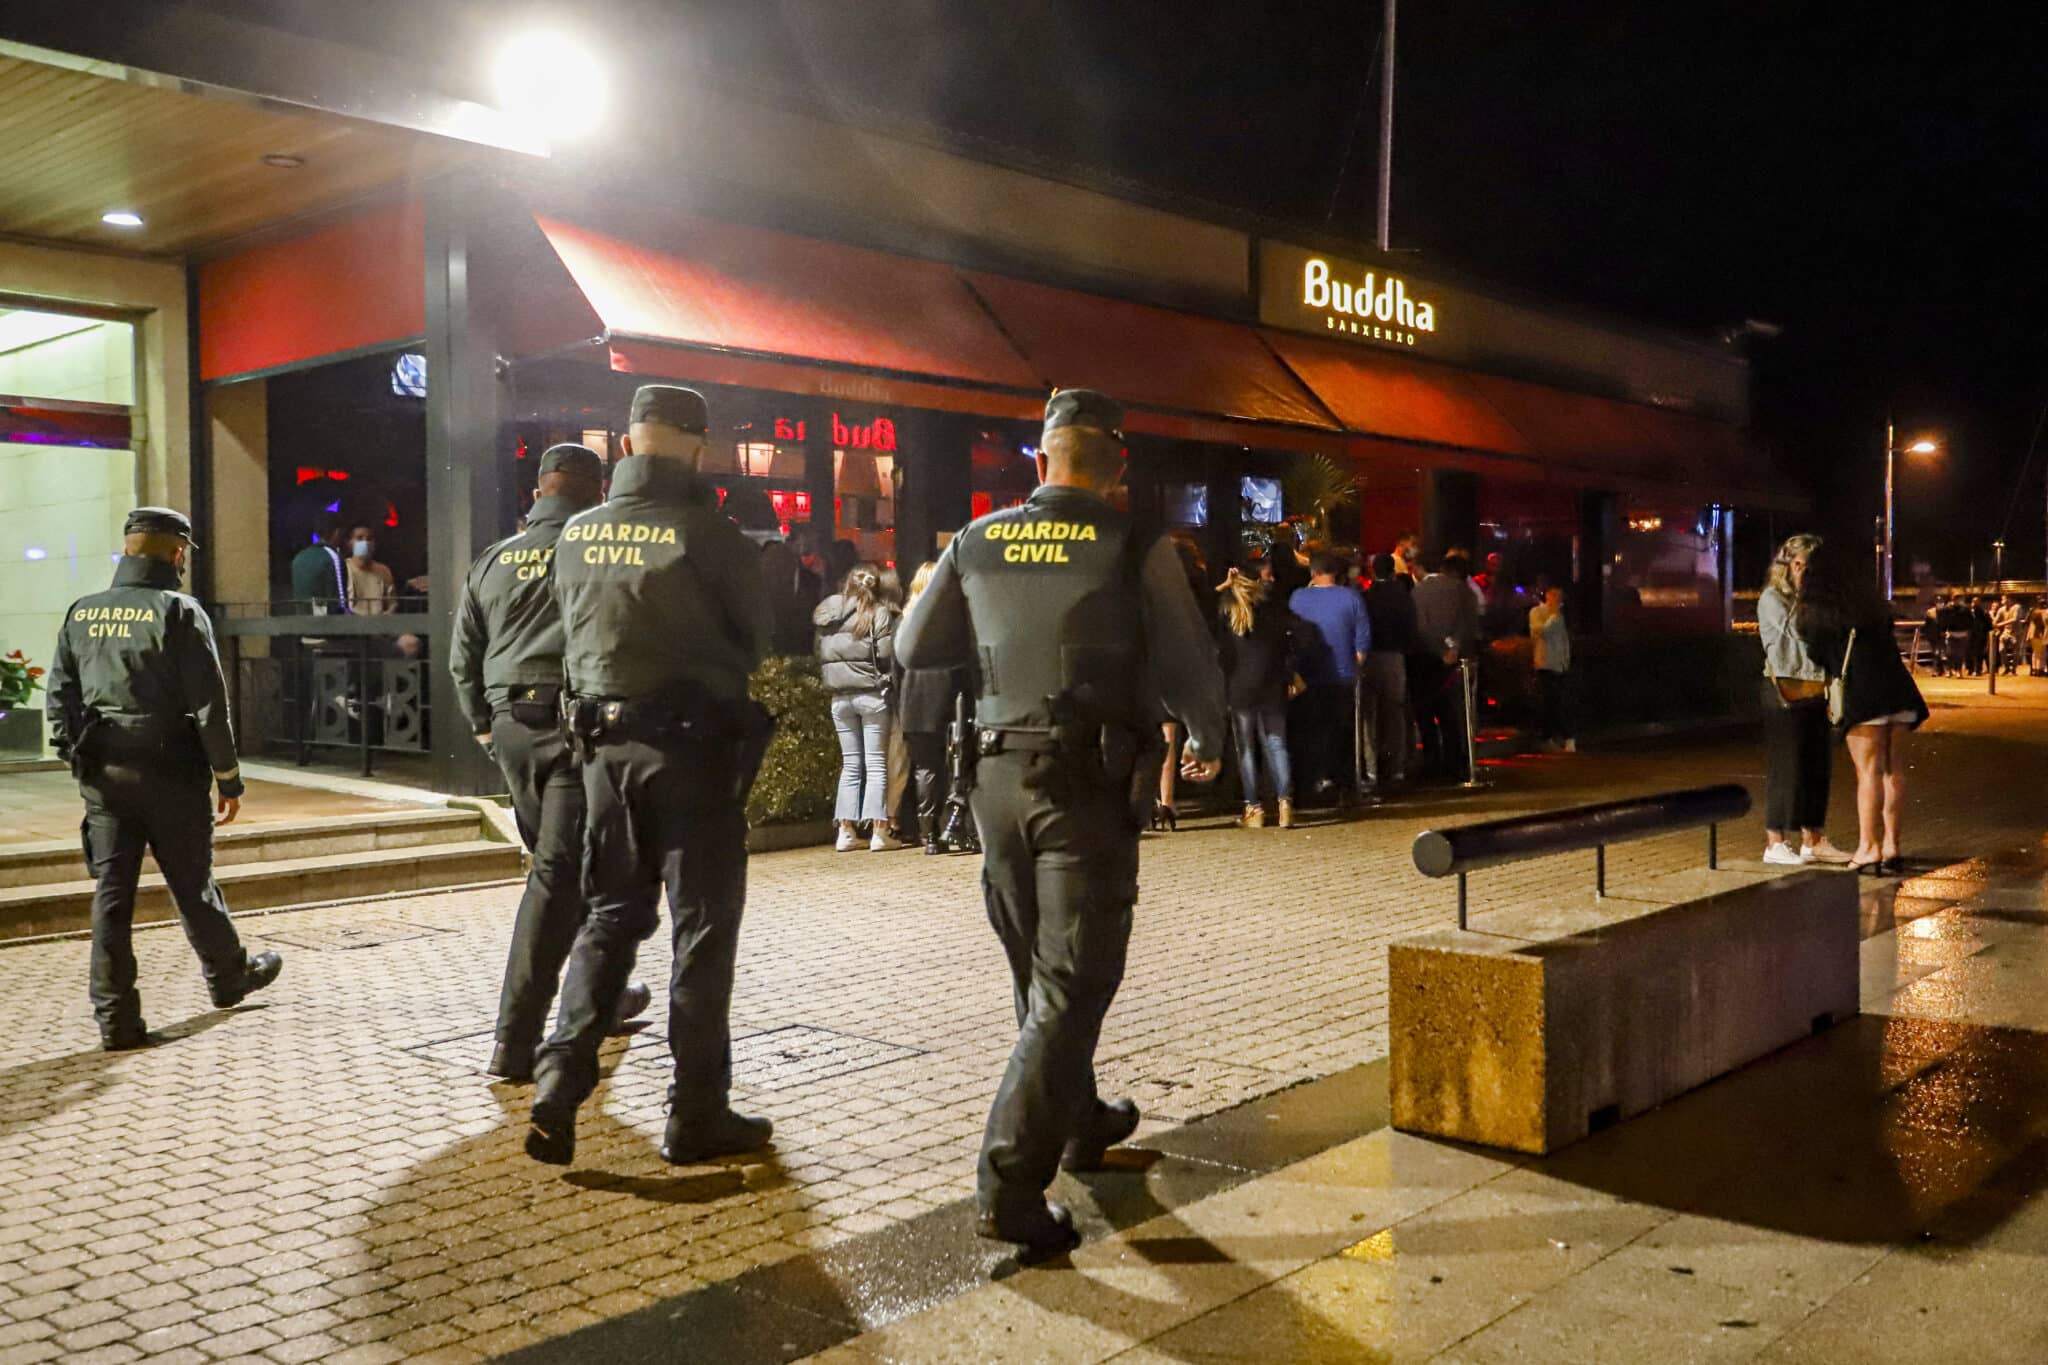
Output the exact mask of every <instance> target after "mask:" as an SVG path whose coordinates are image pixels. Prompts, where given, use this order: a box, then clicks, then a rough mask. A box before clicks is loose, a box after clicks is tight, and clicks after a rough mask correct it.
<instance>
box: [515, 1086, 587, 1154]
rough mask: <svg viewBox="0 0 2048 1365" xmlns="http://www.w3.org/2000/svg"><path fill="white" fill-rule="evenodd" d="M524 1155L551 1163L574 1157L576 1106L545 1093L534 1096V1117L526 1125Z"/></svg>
mask: <svg viewBox="0 0 2048 1365" xmlns="http://www.w3.org/2000/svg"><path fill="white" fill-rule="evenodd" d="M526 1154H527V1155H528V1156H530V1157H532V1158H533V1159H534V1160H535V1161H539V1162H544V1163H546V1164H547V1165H550V1166H566V1165H568V1164H569V1163H570V1162H572V1161H574V1160H575V1159H576V1106H575V1105H573V1104H565V1103H562V1102H561V1101H558V1100H552V1099H548V1098H546V1097H544V1096H540V1095H535V1096H534V1097H533V1117H532V1118H531V1119H530V1120H528V1122H527V1125H526Z"/></svg>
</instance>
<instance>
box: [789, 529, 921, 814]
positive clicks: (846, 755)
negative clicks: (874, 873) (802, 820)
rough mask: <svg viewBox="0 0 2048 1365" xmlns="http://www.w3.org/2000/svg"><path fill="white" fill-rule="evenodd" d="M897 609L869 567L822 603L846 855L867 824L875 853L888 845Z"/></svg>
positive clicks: (818, 617)
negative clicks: (891, 683)
mask: <svg viewBox="0 0 2048 1365" xmlns="http://www.w3.org/2000/svg"><path fill="white" fill-rule="evenodd" d="M900 619H901V618H900V616H899V614H898V612H897V610H896V608H895V607H894V606H893V605H892V604H891V603H890V602H889V600H888V598H887V596H886V595H885V594H884V593H883V591H882V576H881V574H880V573H878V572H877V571H876V570H875V569H874V568H872V567H870V566H869V565H866V564H857V565H855V566H854V567H853V569H852V570H851V571H850V572H848V573H847V575H846V583H845V586H844V587H842V588H841V589H840V590H839V591H838V592H837V593H834V594H833V595H832V596H830V597H828V598H826V599H825V600H824V601H822V602H820V603H819V604H818V609H817V610H816V611H815V612H813V613H812V614H811V624H812V625H813V626H814V627H816V629H817V632H818V660H819V662H820V664H822V665H823V670H822V671H823V675H824V680H825V689H826V690H827V691H829V692H830V693H831V694H832V724H833V726H834V727H835V728H836V729H837V730H838V731H839V799H838V802H837V804H836V805H835V806H834V808H833V812H832V813H833V816H834V817H835V818H836V819H837V820H838V821H839V840H838V843H837V844H836V847H837V848H838V850H839V851H840V852H841V853H845V852H847V851H848V850H850V849H852V848H853V847H854V845H855V844H856V843H857V842H858V841H859V829H860V826H861V825H866V826H867V827H868V833H869V838H868V848H869V850H870V851H871V852H875V853H880V852H881V851H882V850H884V849H886V848H888V847H889V817H888V790H889V774H888V753H889V697H888V693H889V673H890V669H891V668H892V667H893V666H894V664H895V662H896V623H897V622H898V620H900Z"/></svg>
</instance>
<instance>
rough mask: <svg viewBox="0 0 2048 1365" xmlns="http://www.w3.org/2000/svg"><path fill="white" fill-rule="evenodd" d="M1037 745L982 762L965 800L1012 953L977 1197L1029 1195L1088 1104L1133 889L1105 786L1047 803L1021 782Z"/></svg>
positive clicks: (1134, 837) (1123, 839)
mask: <svg viewBox="0 0 2048 1365" xmlns="http://www.w3.org/2000/svg"><path fill="white" fill-rule="evenodd" d="M1045 761H1047V760H1046V759H1045V758H1044V756H1042V755H1033V754H1028V753H1004V754H997V755H992V756H990V757H986V758H984V759H982V760H981V763H980V765H979V767H978V769H977V771H976V783H977V785H976V786H975V788H974V792H973V794H972V796H971V797H970V801H971V803H972V805H973V809H974V821H975V824H976V825H977V826H979V828H980V832H981V841H982V849H983V855H984V856H983V862H982V890H983V894H984V895H985V897H986V898H987V902H988V917H989V922H990V923H991V924H992V925H994V927H995V931H996V935H997V937H999V938H1000V939H1001V940H1002V944H1003V951H1004V952H1005V953H1006V954H1007V955H1008V957H1009V960H1010V976H1011V981H1012V983H1013V986H1014V988H1015V992H1016V1005H1017V1043H1016V1046H1015V1047H1014V1048H1012V1049H1011V1052H1010V1063H1009V1067H1008V1069H1007V1070H1006V1071H1005V1072H1004V1073H1003V1082H1002V1085H1001V1087H1000V1088H999V1089H998V1090H997V1091H996V1099H995V1105H994V1107H993V1108H992V1109H991V1110H990V1111H989V1116H988V1127H987V1130H986V1132H985V1133H984V1134H983V1137H982V1144H981V1164H980V1168H979V1172H978V1179H977V1183H978V1186H979V1196H980V1202H981V1204H982V1207H983V1208H985V1209H1000V1208H1002V1207H1005V1206H1018V1207H1023V1208H1033V1207H1037V1206H1038V1205H1039V1203H1040V1201H1042V1200H1043V1198H1044V1191H1045V1189H1046V1187H1047V1186H1048V1185H1050V1184H1051V1183H1052V1180H1053V1177H1054V1175H1055V1174H1057V1173H1058V1169H1059V1160H1060V1152H1061V1149H1062V1148H1063V1147H1064V1146H1065V1145H1066V1142H1067V1139H1068V1138H1069V1137H1071V1136H1072V1135H1073V1134H1074V1131H1075V1129H1076V1126H1077V1125H1078V1124H1079V1122H1080V1120H1081V1118H1082V1116H1083V1115H1085V1114H1086V1113H1087V1112H1088V1110H1089V1109H1090V1108H1091V1107H1092V1106H1093V1105H1094V1103H1095V1100H1096V1093H1095V1042H1096V1038H1097V1036H1098V1035H1099V1034H1100V1033H1101V1032H1102V1020H1103V1017H1104V1016H1105V1015H1107V1014H1108V1013H1109V1006H1110V1002H1111V1001H1112V1000H1114V999H1115V998H1116V991H1117V987H1118V986H1119V985H1120V984H1122V982H1123V976H1124V955H1125V951H1126V949H1127V948H1128V946H1129V944H1130V937H1131V907H1132V906H1133V905H1134V904H1135V903H1136V901H1137V898H1138V831H1137V828H1136V825H1135V822H1134V821H1133V819H1132V816H1131V810H1130V806H1129V804H1128V801H1127V800H1126V799H1125V798H1123V797H1122V796H1121V795H1120V794H1117V793H1113V792H1111V791H1108V790H1103V789H1094V788H1090V789H1084V790H1080V791H1074V792H1067V793H1063V794H1062V799H1060V800H1059V801H1057V802H1055V801H1054V800H1053V799H1052V798H1050V797H1049V796H1047V795H1046V794H1045V793H1044V792H1043V791H1040V790H1036V789H1034V788H1032V787H1030V786H1027V785H1026V782H1027V776H1028V774H1029V773H1030V772H1031V771H1032V765H1033V764H1035V763H1042V762H1045Z"/></svg>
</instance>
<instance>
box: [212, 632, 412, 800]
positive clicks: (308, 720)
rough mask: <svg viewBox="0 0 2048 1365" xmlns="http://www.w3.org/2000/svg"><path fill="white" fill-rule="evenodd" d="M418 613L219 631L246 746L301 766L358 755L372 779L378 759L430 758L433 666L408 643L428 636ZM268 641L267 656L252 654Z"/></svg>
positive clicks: (363, 771)
mask: <svg viewBox="0 0 2048 1365" xmlns="http://www.w3.org/2000/svg"><path fill="white" fill-rule="evenodd" d="M426 625H427V622H426V618H425V617H423V616H421V615H419V614H416V613H394V614H391V615H385V616H313V615H308V614H290V615H262V616H236V615H232V614H227V615H225V616H224V617H223V619H221V620H220V621H219V622H217V624H216V625H215V631H216V633H217V634H218V635H219V637H220V639H221V641H222V644H223V647H224V653H225V654H226V658H224V659H223V660H222V663H223V667H224V671H225V672H226V674H227V677H228V680H229V687H230V689H231V694H230V704H231V706H232V707H233V709H234V714H235V720H236V726H237V728H238V729H240V730H242V731H243V732H244V735H245V738H244V747H245V748H246V749H248V750H249V751H251V752H262V751H265V750H269V749H272V748H277V747H281V748H283V749H285V750H286V751H287V752H288V753H290V754H291V755H292V757H293V759H294V760H295V761H296V762H297V763H298V764H299V765H300V766H302V767H303V766H304V765H305V764H307V763H308V762H310V761H311V758H312V754H313V751H314V750H316V749H319V750H339V751H342V752H346V753H349V754H351V755H352V756H353V757H354V758H355V760H356V766H357V769H358V771H359V772H360V773H361V775H362V776H364V777H369V776H371V773H372V755H373V754H375V753H385V754H422V753H425V752H427V750H428V745H429V737H430V734H431V728H430V727H431V719H432V693H433V686H432V682H433V680H432V676H431V674H429V672H428V671H427V670H428V669H429V667H431V666H432V665H431V664H430V663H429V661H428V660H426V659H425V658H424V657H420V655H419V653H418V646H417V644H414V645H413V646H412V647H413V649H414V651H415V652H414V653H412V654H408V653H407V652H406V644H407V643H410V642H412V641H416V640H418V639H422V638H423V637H424V636H425V633H426V632H425V627H426ZM259 640H260V641H263V642H264V648H263V650H262V651H261V652H258V651H255V650H251V649H249V648H248V647H247V646H248V645H249V644H250V643H251V642H253V641H259Z"/></svg>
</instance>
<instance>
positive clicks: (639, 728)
mask: <svg viewBox="0 0 2048 1365" xmlns="http://www.w3.org/2000/svg"><path fill="white" fill-rule="evenodd" d="M705 422H706V414H705V409H704V399H703V397H702V396H701V395H699V394H697V393H695V392H693V391H692V390H689V389H681V388H674V387H670V386H667V385H659V384H652V385H648V386H646V387H643V388H642V389H640V390H639V392H637V393H635V394H634V395H633V408H632V416H631V420H630V425H629V431H630V435H629V437H628V439H627V441H626V446H625V448H626V458H625V459H623V460H621V461H620V462H619V463H618V465H617V467H616V468H614V470H613V471H612V487H611V496H610V498H609V500H607V501H606V502H605V503H604V505H603V506H601V507H597V508H593V509H592V510H590V511H588V512H582V513H579V514H577V515H576V516H574V517H571V518H570V519H569V523H568V525H567V526H565V527H564V528H563V530H562V538H561V541H560V542H559V543H558V544H557V546H556V549H555V558H554V569H553V573H554V579H555V596H556V599H557V600H558V601H559V602H560V604H561V610H562V625H563V630H564V632H565V644H566V648H565V660H566V663H567V670H568V678H569V692H570V715H569V729H570V738H571V742H572V743H573V744H574V745H575V746H576V747H577V749H578V752H579V756H580V757H581V760H582V764H583V791H584V796H585V799H586V800H587V802H588V805H589V810H588V815H587V818H586V821H585V829H586V845H585V859H584V883H585V890H586V891H587V892H588V894H589V897H590V906H589V914H588V917H587V918H586V919H585V920H584V922H583V927H582V928H581V929H580V930H578V931H577V934H576V943H575V946H574V948H573V949H572V950H571V951H570V954H569V970H568V973H567V975H566V976H565V977H564V979H563V981H562V1004H561V1009H560V1011H559V1012H558V1014H557V1015H556V1019H555V1031H554V1033H553V1035H552V1036H550V1037H549V1039H548V1041H547V1043H546V1044H545V1045H544V1046H543V1047H542V1048H541V1051H540V1057H539V1059H538V1061H537V1062H536V1063H535V1066H534V1077H535V1087H534V1097H533V1122H532V1127H531V1128H530V1130H529V1131H528V1133H527V1138H526V1150H527V1152H528V1154H530V1155H531V1156H533V1157H535V1158H536V1159H538V1160H541V1161H547V1162H555V1163H561V1164H566V1163H567V1162H569V1161H570V1160H571V1159H572V1157H573V1156H574V1155H575V1145H576V1108H577V1106H578V1105H580V1104H581V1103H582V1102H583V1101H584V1100H585V1099H586V1098H588V1096H589V1095H590V1092H591V1090H592V1089H593V1088H594V1087H595V1086H596V1084H597V1049H598V1043H599V1042H600V1041H601V1040H602V1038H603V1036H604V1031H605V1022H606V1019H607V1017H608V1015H609V1013H610V1010H611V1005H612V1002H613V1001H614V1000H616V999H617V998H618V995H619V990H620V988H621V987H623V986H624V985H625V984H626V979H627V977H628V976H630V975H631V973H632V970H633V958H634V954H635V952H636V950H637V949H638V946H639V944H640V943H641V941H642V940H644V939H646V938H647V937H648V936H649V935H651V934H652V933H653V932H654V929H655V926H656V925H657V924H658V923H659V922H660V912H659V910H658V908H657V901H658V900H659V898H660V896H661V893H662V891H663V889H664V887H665V888H666V890H667V892H668V906H669V917H670V921H671V929H672V932H673V936H674V944H675V966H674V970H673V973H672V975H671V976H670V979H669V1008H668V1043H669V1051H670V1052H671V1053H672V1054H673V1056H674V1060H675V1078H674V1081H673V1083H672V1084H671V1085H670V1086H669V1116H668V1129H667V1132H666V1134H665V1136H664V1141H663V1143H662V1155H663V1156H664V1157H665V1158H666V1159H667V1160H669V1161H671V1162H674V1163H676V1164H678V1165H681V1164H687V1163H689V1162H694V1161H701V1160H705V1159H707V1158H710V1157H713V1156H720V1155H724V1154H728V1153H733V1152H746V1151H752V1150H754V1149H756V1148H759V1147H762V1146H765V1145H766V1144H767V1142H768V1139H769V1135H770V1124H769V1123H768V1121H767V1120H766V1119H757V1118H748V1117H745V1116H743V1115H740V1114H736V1113H734V1112H733V1111H732V1108H731V1106H730V1105H729V1103H728V1094H729V1088H730V1082H731V1074H732V1062H731V1046H730V1032H729V1027H728V1023H727V1009H728V1006H729V1005H730V1003H731V1000H732V977H733V961H734V957H735V954H736V951H737V949H738V947H739V930H740V911H741V908H742V906H743V905H744V903H745V900H746V875H747V824H746V813H745V802H746V792H747V788H748V787H749V786H750V785H751V784H752V782H753V775H754V771H755V770H756V769H757V768H758V767H759V764H760V751H761V748H762V747H763V746H764V745H765V743H766V736H767V725H766V714H765V713H764V712H762V711H761V709H760V708H759V707H758V706H756V705H755V704H754V703H753V702H751V701H750V700H748V697H747V679H748V678H749V677H750V676H751V675H752V674H753V671H754V666H755V665H756V664H758V663H759V662H760V660H761V658H762V656H763V654H765V653H766V652H767V649H768V646H769V641H770V638H771V634H770V632H771V624H770V617H769V613H768V607H767V600H766V598H765V596H764V594H763V593H762V592H761V578H760V553H759V551H757V550H755V549H754V547H753V545H752V544H751V543H750V542H749V541H748V540H747V539H746V537H745V536H743V535H741V534H740V531H739V528H738V527H737V526H735V525H733V523H732V522H731V520H729V519H728V518H727V517H726V516H725V514H724V513H723V512H722V511H721V510H720V509H719V504H718V494H717V490H716V489H714V488H713V487H712V486H711V485H710V483H709V482H707V481H706V480H704V479H702V478H700V477H699V476H698V473H697V466H698V462H699V460H700V459H701V458H702V455H703V452H704V439H705V429H706V428H705Z"/></svg>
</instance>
